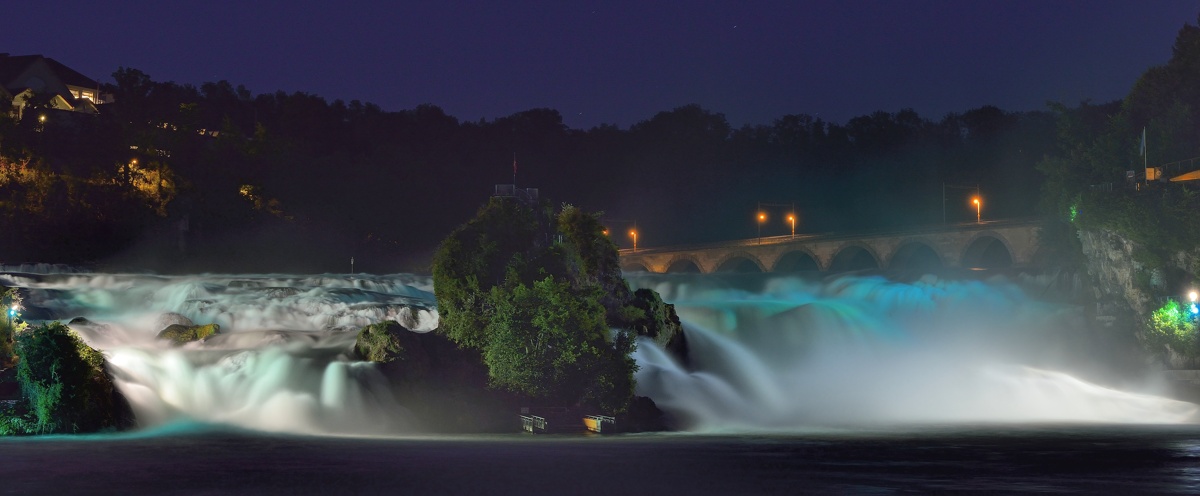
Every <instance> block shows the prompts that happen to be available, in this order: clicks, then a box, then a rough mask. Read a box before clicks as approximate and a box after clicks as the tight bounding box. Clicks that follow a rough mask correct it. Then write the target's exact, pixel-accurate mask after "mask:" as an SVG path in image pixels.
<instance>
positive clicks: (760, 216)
mask: <svg viewBox="0 0 1200 496" xmlns="http://www.w3.org/2000/svg"><path fill="white" fill-rule="evenodd" d="M766 221H767V213H766V212H763V211H761V210H760V211H759V212H758V244H760V245H761V244H762V225H763V223H764V222H766Z"/></svg>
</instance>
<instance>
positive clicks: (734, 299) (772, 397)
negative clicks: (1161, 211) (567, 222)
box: [0, 272, 1196, 436]
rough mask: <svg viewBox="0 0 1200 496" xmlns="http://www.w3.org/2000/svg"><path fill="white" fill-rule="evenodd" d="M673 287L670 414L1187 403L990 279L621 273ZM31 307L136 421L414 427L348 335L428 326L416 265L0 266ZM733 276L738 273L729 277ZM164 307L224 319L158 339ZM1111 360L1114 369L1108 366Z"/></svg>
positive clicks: (664, 394)
mask: <svg viewBox="0 0 1200 496" xmlns="http://www.w3.org/2000/svg"><path fill="white" fill-rule="evenodd" d="M630 279H631V282H632V283H633V284H634V285H635V286H640V287H651V288H654V289H656V290H658V291H659V292H660V293H662V294H663V296H664V299H666V300H667V301H669V302H672V303H674V304H675V305H676V307H677V309H678V311H679V314H680V316H681V318H682V319H683V320H684V323H685V327H686V329H687V334H688V341H689V350H690V351H689V357H690V361H689V363H688V364H687V365H686V366H685V365H684V364H681V363H680V362H678V361H677V360H676V359H675V358H674V357H671V356H669V355H668V354H667V353H665V352H664V351H663V350H661V349H659V348H657V347H655V345H654V344H653V343H650V342H648V341H643V342H641V343H639V349H638V351H637V354H636V359H637V361H638V364H639V367H640V370H639V372H638V374H637V379H638V392H639V394H642V395H646V396H649V397H651V398H653V399H654V400H655V401H656V403H657V404H658V405H659V406H660V407H661V408H663V409H664V410H666V411H667V412H669V413H670V414H672V416H673V417H674V418H675V419H676V421H677V426H678V427H679V428H681V429H684V430H688V431H692V432H703V433H740V434H746V433H784V434H787V433H798V432H809V431H811V430H812V429H814V428H838V429H845V428H862V427H863V426H873V427H874V426H904V425H927V424H930V423H935V424H947V423H948V424H962V425H970V424H977V423H980V422H984V423H999V424H1023V423H1044V422H1058V423H1061V422H1068V423H1105V424H1107V423H1163V424H1179V423H1190V422H1192V421H1194V419H1195V416H1196V406H1195V405H1192V404H1190V403H1183V402H1178V401H1173V400H1169V399H1166V398H1162V397H1159V396H1154V395H1152V394H1147V393H1148V392H1153V391H1152V390H1151V389H1149V388H1147V387H1146V386H1147V384H1143V383H1142V382H1143V381H1142V380H1141V379H1142V378H1140V377H1128V376H1126V377H1121V376H1120V375H1111V374H1110V375H1104V374H1097V373H1095V371H1096V368H1097V367H1096V363H1095V362H1096V360H1095V356H1096V355H1095V354H1094V352H1095V351H1096V350H1094V349H1092V348H1088V347H1087V346H1081V343H1088V342H1090V341H1089V336H1090V335H1091V334H1089V333H1090V332H1091V330H1089V329H1087V327H1086V324H1085V323H1084V322H1083V320H1082V318H1081V313H1080V312H1079V309H1077V308H1073V307H1070V306H1061V305H1052V304H1048V303H1043V302H1039V301H1036V300H1034V299H1031V298H1029V297H1027V296H1026V293H1025V292H1024V291H1023V290H1022V289H1021V288H1020V287H1018V286H1017V285H1014V284H1011V283H1008V282H1005V281H1003V280H992V281H986V282H985V281H948V280H942V279H937V278H934V277H927V278H924V279H921V280H918V281H915V282H911V283H898V282H892V281H888V280H885V279H882V278H877V277H843V278H837V279H832V280H827V281H807V280H803V279H798V278H793V277H763V278H762V279H761V280H760V281H758V284H757V285H755V286H754V289H752V290H747V289H744V288H745V285H731V284H727V283H726V282H725V281H723V280H722V279H721V278H720V277H716V276H684V277H668V276H654V275H631V276H630ZM0 284H4V285H6V286H16V287H20V288H22V293H23V294H24V295H25V306H26V308H25V313H26V316H27V317H38V318H42V319H60V320H64V321H66V320H70V319H73V318H76V317H84V318H86V319H88V322H77V323H76V324H72V327H73V328H74V329H75V330H77V331H78V332H80V333H81V334H82V335H83V336H84V337H85V339H87V340H88V341H89V342H90V343H92V344H93V345H94V346H97V347H99V348H101V349H102V350H103V351H104V352H105V354H106V355H107V356H108V359H109V364H110V368H111V370H112V371H113V373H114V375H115V376H116V377H117V383H118V387H120V388H121V390H122V391H123V392H124V393H125V394H126V396H127V397H128V398H129V399H130V400H131V403H133V406H134V409H135V413H136V414H137V416H138V420H139V423H140V424H141V425H142V426H144V427H155V426H161V425H171V424H172V423H174V422H180V421H185V422H200V423H204V424H214V425H226V426H235V427H239V428H245V429H250V430H253V431H271V432H278V433H291V434H307V435H355V436H395V435H402V436H406V435H419V434H423V433H425V431H424V429H423V428H422V426H421V425H419V424H417V423H415V422H413V421H412V420H411V419H410V418H409V417H408V415H407V411H406V409H405V408H404V405H402V404H399V403H398V402H397V401H396V400H395V398H393V397H392V396H391V394H390V392H389V390H388V388H387V386H386V384H385V383H384V382H383V379H382V377H381V376H380V375H379V374H378V372H377V371H376V370H375V369H374V367H373V366H372V365H370V364H367V363H362V362H358V361H355V360H354V359H353V358H352V356H351V353H350V350H351V347H352V345H353V342H354V331H356V330H357V329H358V328H359V327H361V326H363V325H367V324H370V323H374V322H379V321H382V320H395V321H397V322H400V323H401V324H403V325H404V326H405V327H407V328H409V329H410V330H412V331H413V332H428V331H430V330H432V329H434V328H436V326H437V320H438V316H437V310H436V305H435V303H434V301H433V297H432V282H431V280H430V279H429V278H428V277H420V276H413V275H407V274H401V275H386V276H372V275H353V276H350V275H330V274H325V275H311V276H307V275H197V276H175V277H167V276H151V275H131V274H28V273H18V272H9V273H5V274H0ZM738 287H742V288H743V289H737V288H738ZM180 319H183V320H187V321H191V322H194V323H197V324H207V323H217V324H220V325H221V326H222V335H220V336H218V337H216V338H214V339H210V340H208V341H206V342H203V343H192V344H189V345H187V346H184V347H182V348H171V347H170V346H168V345H166V344H164V343H161V342H158V341H156V340H155V339H154V336H155V334H156V333H157V332H158V331H160V330H161V329H162V328H163V327H165V325H166V324H167V323H170V322H175V321H178V320H180ZM1113 377H1121V378H1120V380H1114V379H1112V378H1113Z"/></svg>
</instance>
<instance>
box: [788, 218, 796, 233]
mask: <svg viewBox="0 0 1200 496" xmlns="http://www.w3.org/2000/svg"><path fill="white" fill-rule="evenodd" d="M787 220H788V222H789V223H791V224H792V239H796V214H788V217H787Z"/></svg>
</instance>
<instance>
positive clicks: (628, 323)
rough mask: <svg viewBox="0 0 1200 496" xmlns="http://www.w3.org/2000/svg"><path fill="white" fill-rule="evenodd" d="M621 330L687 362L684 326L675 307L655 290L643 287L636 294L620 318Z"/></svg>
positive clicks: (618, 319)
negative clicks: (629, 332)
mask: <svg viewBox="0 0 1200 496" xmlns="http://www.w3.org/2000/svg"><path fill="white" fill-rule="evenodd" d="M613 320H616V325H617V326H618V327H622V328H626V329H630V330H632V331H634V332H636V333H637V334H638V335H639V336H645V337H648V338H650V339H652V340H654V342H655V343H657V344H658V345H659V346H662V347H663V349H666V350H667V351H668V352H670V353H671V354H672V355H674V356H675V358H676V359H678V360H679V361H680V362H683V363H687V338H686V337H685V336H684V333H683V324H681V323H680V322H679V315H677V314H676V313H675V305H672V304H670V303H666V302H664V301H663V300H662V298H661V297H659V296H658V293H656V292H655V291H654V290H652V289H646V288H642V289H639V290H637V291H635V292H634V293H633V297H632V298H630V299H629V301H628V302H627V303H626V304H625V306H624V308H623V309H622V311H621V315H619V316H617V318H616V319H613Z"/></svg>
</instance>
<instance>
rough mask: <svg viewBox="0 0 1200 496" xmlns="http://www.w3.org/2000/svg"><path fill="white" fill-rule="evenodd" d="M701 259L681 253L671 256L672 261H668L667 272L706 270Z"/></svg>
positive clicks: (682, 272) (693, 272) (678, 272)
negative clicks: (701, 263)
mask: <svg viewBox="0 0 1200 496" xmlns="http://www.w3.org/2000/svg"><path fill="white" fill-rule="evenodd" d="M701 267H702V266H701V265H700V260H699V259H697V258H696V257H694V256H692V255H690V254H686V253H681V254H679V255H675V256H674V257H671V261H669V262H667V270H666V271H665V273H667V274H699V273H702V272H704V270H703V269H701Z"/></svg>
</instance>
